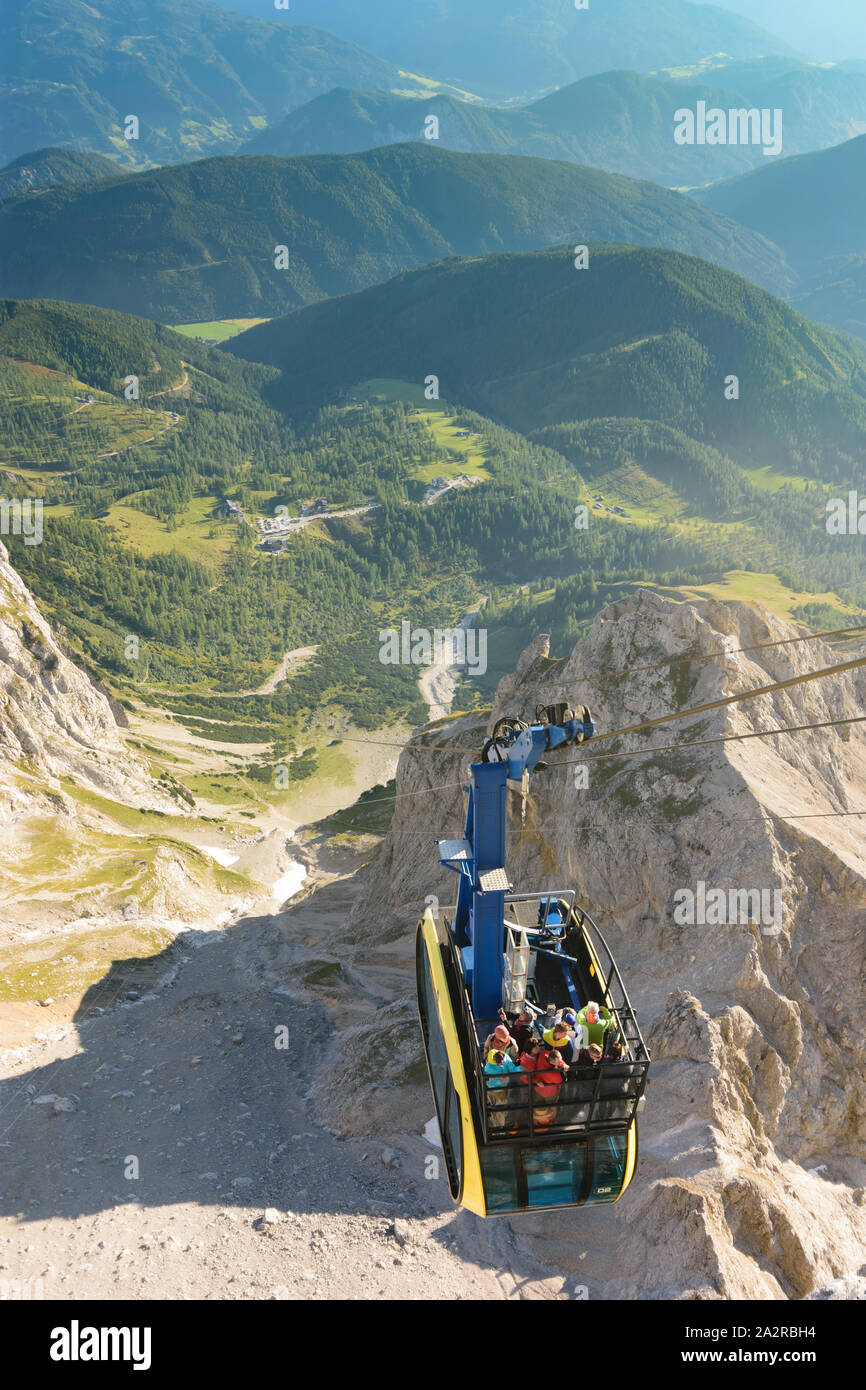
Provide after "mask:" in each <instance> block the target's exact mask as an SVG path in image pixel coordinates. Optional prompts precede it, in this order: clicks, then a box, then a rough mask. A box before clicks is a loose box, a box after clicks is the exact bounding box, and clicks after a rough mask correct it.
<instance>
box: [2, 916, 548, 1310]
mask: <svg viewBox="0 0 866 1390" xmlns="http://www.w3.org/2000/svg"><path fill="white" fill-rule="evenodd" d="M284 944H285V925H284V919H279V918H275V917H265V918H253V919H248V920H246V921H242V922H240V923H238V924H237V925H235V926H234V927H232V928H230V929H228V930H226V931H225V932H210V933H207V932H190V933H188V934H186V935H185V936H184V937H182V938H181V939H180V941H179V943H178V944H177V945H176V946H175V948H174V950H173V952H170V953H167V955H166V961H165V976H164V979H163V982H162V983H161V985H158V986H155V987H153V989H152V990H151V992H149V993H147V994H145V995H144V997H142V998H141V999H140V1000H137V1001H135V1002H126V1003H122V1004H119V1005H116V1006H115V1007H114V1008H113V1009H111V1010H108V1011H107V1012H106V1013H104V1014H102V1015H97V1016H95V1017H86V1015H87V1013H88V1011H89V1010H90V1009H92V1007H93V1006H94V1005H95V1006H97V1007H99V1001H100V1000H101V1001H102V1004H103V1005H106V1004H107V1002H108V1000H109V998H110V997H111V993H112V979H111V976H109V977H108V978H107V979H106V980H104V981H102V982H100V985H98V986H95V987H94V989H93V991H91V997H90V999H89V1000H87V1001H85V1005H84V1006H83V1007H82V1010H81V1017H80V1019H79V1021H78V1023H77V1026H76V1027H73V1028H70V1029H68V1030H67V1032H66V1035H65V1036H62V1037H60V1038H55V1039H54V1040H53V1041H48V1040H46V1041H44V1042H43V1043H41V1044H38V1045H37V1046H36V1047H35V1048H32V1049H30V1050H29V1053H27V1054H19V1055H17V1056H15V1057H12V1058H10V1056H9V1054H7V1056H6V1058H5V1063H6V1065H5V1067H4V1070H8V1067H9V1063H10V1061H11V1062H12V1064H13V1069H14V1072H15V1074H14V1075H13V1076H12V1077H11V1078H10V1079H8V1080H6V1081H5V1082H3V1083H2V1085H0V1162H2V1165H3V1168H4V1183H3V1195H2V1197H0V1280H7V1281H12V1280H23V1281H31V1283H30V1284H29V1286H28V1285H27V1284H26V1282H25V1287H29V1288H30V1289H31V1290H38V1291H39V1292H41V1294H42V1296H44V1297H45V1298H50V1299H66V1298H70V1299H71V1298H133V1299H151V1298H157V1299H164V1298H192V1299H196V1298H206V1299H310V1298H320V1299H342V1298H350V1299H403V1298H407V1299H436V1298H440V1299H443V1298H444V1299H467V1298H469V1299H474V1298H483V1299H502V1298H514V1297H524V1298H557V1297H559V1298H561V1297H566V1296H568V1292H569V1289H570V1285H567V1284H566V1282H565V1280H564V1279H563V1277H562V1276H559V1275H554V1276H551V1275H550V1272H549V1271H545V1269H544V1268H543V1267H542V1266H541V1265H538V1264H537V1263H535V1262H534V1261H533V1260H531V1259H530V1258H529V1257H527V1256H525V1255H523V1254H521V1253H520V1251H519V1250H518V1249H517V1247H516V1244H515V1240H514V1237H513V1235H512V1233H511V1231H510V1228H509V1227H508V1226H507V1225H506V1224H504V1223H495V1222H489V1223H482V1222H479V1221H478V1220H477V1218H475V1217H473V1216H471V1215H470V1214H469V1213H466V1212H456V1211H455V1210H454V1209H453V1208H452V1206H451V1204H450V1201H449V1200H448V1197H447V1192H446V1190H445V1182H444V1178H440V1179H439V1180H438V1181H427V1180H425V1176H424V1174H425V1160H426V1159H427V1158H428V1157H429V1155H430V1153H431V1146H430V1144H429V1142H428V1141H427V1140H425V1139H424V1138H423V1137H421V1136H419V1135H397V1136H379V1137H376V1138H370V1139H363V1140H362V1139H350V1140H345V1139H342V1138H341V1137H339V1136H338V1135H336V1134H334V1133H333V1132H331V1131H328V1130H326V1129H323V1128H321V1127H319V1126H318V1125H317V1124H316V1122H315V1120H314V1118H313V1115H312V1113H311V1105H310V1102H309V1101H308V1099H307V1092H308V1090H309V1087H310V1082H311V1078H312V1074H313V1070H314V1068H315V1067H316V1065H317V1064H318V1063H319V1062H320V1061H321V1059H322V1056H323V1052H324V1050H325V1047H326V1045H327V1043H328V1041H329V1040H330V1037H331V1033H332V1024H331V1021H330V1020H329V1018H328V1016H327V1015H326V1013H325V1012H324V1010H323V1008H322V1007H321V1006H319V1005H317V1004H315V1003H311V1002H310V1001H309V999H308V998H307V999H305V1000H293V999H292V998H291V996H290V995H289V985H288V984H287V982H286V981H284V980H281V979H280V970H279V969H276V970H275V969H274V965H277V966H278V965H279V962H280V959H281V954H280V953H281V951H282V949H283V947H284ZM268 961H270V962H271V965H270V966H269V965H268V964H267V962H268ZM282 1029H286V1030H287V1032H286V1035H285V1037H286V1039H287V1046H286V1047H285V1048H282V1047H278V1046H275V1039H277V1038H280V1037H281V1036H282V1034H281V1033H280V1032H279V1031H278V1030H282ZM57 1031H58V1032H59V1031H60V1030H57ZM45 1097H56V1098H57V1099H52V1100H46V1099H44V1098H45ZM433 1152H435V1151H433ZM383 1155H384V1158H383ZM270 1209H272V1210H270ZM266 1212H267V1213H268V1217H269V1218H272V1220H271V1219H269V1220H268V1221H267V1222H266V1223H262V1222H261V1218H262V1217H263V1216H264V1215H265V1213H266ZM395 1220H396V1223H397V1224H396V1226H395ZM38 1281H41V1284H40V1283H39V1282H38ZM572 1292H573V1291H572ZM31 1296H32V1295H31Z"/></svg>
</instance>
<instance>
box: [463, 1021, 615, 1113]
mask: <svg viewBox="0 0 866 1390" xmlns="http://www.w3.org/2000/svg"><path fill="white" fill-rule="evenodd" d="M499 1017H500V1019H501V1020H502V1021H501V1022H500V1023H499V1024H498V1025H497V1026H496V1027H495V1028H494V1029H493V1032H492V1033H490V1034H489V1036H488V1037H487V1038H485V1040H484V1044H483V1048H482V1056H483V1058H484V1074H485V1077H486V1086H487V1096H488V1102H489V1106H490V1124H491V1127H492V1128H493V1129H499V1130H503V1129H505V1130H509V1129H512V1128H513V1127H514V1126H515V1122H522V1123H524V1124H528V1103H527V1104H525V1103H523V1102H520V1101H519V1100H518V1099H516V1098H517V1097H519V1092H517V1091H516V1086H517V1084H519V1083H521V1082H522V1083H523V1084H524V1085H527V1086H531V1088H532V1098H531V1102H529V1103H531V1106H532V1116H533V1123H534V1127H535V1129H536V1130H538V1129H546V1128H549V1126H550V1125H552V1124H553V1123H554V1122H555V1120H556V1116H557V1110H558V1106H559V1104H560V1101H561V1098H562V1087H563V1084H564V1083H565V1081H566V1078H567V1076H568V1073H569V1070H570V1069H571V1068H572V1067H580V1068H586V1067H589V1068H592V1067H595V1066H598V1065H600V1064H603V1063H604V1062H605V1061H619V1060H620V1059H621V1058H622V1044H621V1043H620V1042H619V1041H616V1042H614V1041H611V1039H610V1038H609V1037H608V1036H607V1035H608V1030H609V1029H610V1028H611V1027H612V1025H613V1024H614V1018H613V1015H612V1014H611V1013H610V1010H609V1009H606V1008H604V1007H603V1006H602V1005H599V1004H597V1003H596V1002H595V1001H594V1000H590V1001H589V1003H588V1004H586V1005H585V1007H584V1008H582V1009H580V1010H579V1011H578V1012H577V1013H575V1012H574V1010H572V1009H560V1010H557V1009H556V1008H555V1007H554V1005H552V1004H551V1005H548V1007H547V1010H546V1012H545V1013H544V1014H535V1013H534V1012H533V1011H532V1010H530V1009H526V1008H524V1009H523V1010H522V1011H521V1012H520V1013H518V1014H513V1015H511V1016H509V1015H508V1014H506V1013H505V1011H504V1009H500V1010H499ZM582 1075H583V1076H585V1075H586V1073H585V1072H583V1073H582ZM527 1100H528V1098H527ZM515 1107H517V1108H515Z"/></svg>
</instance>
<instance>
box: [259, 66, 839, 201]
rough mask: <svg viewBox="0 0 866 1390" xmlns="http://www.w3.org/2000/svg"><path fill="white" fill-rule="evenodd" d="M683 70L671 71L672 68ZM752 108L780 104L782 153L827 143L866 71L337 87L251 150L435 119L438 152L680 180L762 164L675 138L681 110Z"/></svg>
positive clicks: (388, 134)
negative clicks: (531, 92)
mask: <svg viewBox="0 0 866 1390" xmlns="http://www.w3.org/2000/svg"><path fill="white" fill-rule="evenodd" d="M679 71H680V72H681V73H682V70H679ZM699 101H703V102H705V103H706V105H707V108H712V107H719V108H721V109H722V110H724V111H729V110H731V109H741V108H751V107H757V108H759V109H762V108H768V109H771V110H775V109H777V108H778V109H781V110H782V112H783V151H784V152H786V153H788V154H796V153H799V152H801V151H806V150H814V149H820V148H822V147H823V146H825V145H833V144H837V143H838V142H839V141H841V140H847V139H848V138H849V137H850V136H852V135H856V134H858V133H859V132H861V131H864V130H866V74H863V73H853V72H846V71H843V70H842V69H840V68H839V67H819V66H818V65H817V64H801V63H795V62H793V61H792V60H790V59H785V60H781V59H757V60H754V61H751V62H743V63H719V64H714V65H707V66H706V68H701V67H699V68H697V69H695V70H693V71H692V72H689V73H688V74H687V75H686V76H683V75H680V76H674V75H673V74H671V73H668V74H664V73H658V74H654V75H646V74H641V73H636V72H624V71H615V72H605V73H600V74H598V75H596V76H592V77H585V78H582V79H581V80H580V81H578V82H573V83H570V84H569V85H568V86H566V87H563V88H561V89H560V90H559V91H557V92H552V93H551V94H550V95H549V96H546V97H542V98H541V100H539V101H535V102H533V103H532V104H531V105H528V106H505V107H497V106H481V105H479V104H478V103H477V102H467V101H461V100H460V99H459V98H457V97H455V96H454V95H451V94H439V95H434V96H422V97H420V98H418V99H416V98H415V97H408V96H402V95H398V94H395V93H393V92H364V91H350V90H348V89H346V88H337V89H335V90H334V91H332V92H326V93H324V94H322V95H321V96H318V97H315V98H314V99H313V101H311V102H309V103H308V104H307V105H306V106H302V107H300V108H298V109H297V110H295V111H292V112H290V113H289V115H287V116H286V117H285V119H284V120H283V121H282V122H281V123H279V124H278V125H276V126H273V127H269V128H268V129H266V130H262V131H259V132H258V133H257V134H256V135H254V136H253V137H252V139H251V140H250V141H248V142H247V144H246V145H244V147H243V151H242V152H243V153H250V154H280V155H299V154H304V155H306V154H320V153H324V152H326V151H327V152H337V151H339V152H346V153H348V152H351V151H354V150H366V149H370V148H372V147H374V146H377V145H385V144H394V143H396V142H398V141H401V140H418V139H421V138H422V136H423V131H424V127H425V121H426V118H427V117H428V116H431V115H435V116H436V117H438V120H439V130H438V140H439V143H440V144H442V145H444V146H445V147H446V148H448V149H455V150H464V151H475V152H478V151H492V152H494V153H500V154H529V155H541V156H543V157H545V158H547V159H567V160H571V161H572V162H574V163H577V164H592V165H594V166H595V167H597V168H601V169H609V170H613V171H615V172H616V173H621V174H629V175H630V176H632V177H634V178H648V179H653V180H655V181H656V182H658V183H665V184H670V185H674V186H676V187H683V186H687V185H697V186H700V185H702V184H706V183H710V182H712V181H714V180H718V179H723V178H727V177H729V176H730V175H732V174H736V173H738V172H741V171H743V170H746V169H751V168H754V167H756V166H757V167H766V166H767V164H768V160H767V159H766V158H765V157H764V154H763V151H762V148H761V146H760V145H757V144H756V145H751V144H747V145H740V144H730V145H729V144H723V145H722V144H720V145H714V146H708V145H698V144H694V145H678V144H676V143H675V141H674V139H673V130H674V114H675V112H676V111H678V110H679V109H681V108H682V107H688V108H690V109H691V110H693V111H694V110H696V108H697V103H698V102H699Z"/></svg>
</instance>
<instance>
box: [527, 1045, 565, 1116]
mask: <svg viewBox="0 0 866 1390" xmlns="http://www.w3.org/2000/svg"><path fill="white" fill-rule="evenodd" d="M520 1065H521V1067H522V1068H523V1069H524V1071H526V1072H529V1073H530V1074H531V1075H530V1076H528V1077H527V1081H530V1084H531V1085H532V1115H533V1119H534V1122H535V1128H536V1129H537V1130H538V1129H547V1128H549V1126H550V1125H552V1124H553V1122H554V1120H555V1119H556V1101H557V1098H558V1096H559V1088H560V1086H561V1085H562V1080H563V1077H564V1075H565V1073H566V1072H567V1071H568V1067H567V1066H566V1064H565V1062H563V1060H562V1057H561V1056H560V1054H559V1052H558V1051H557V1050H556V1048H555V1047H550V1048H547V1047H542V1046H540V1045H539V1044H538V1043H534V1044H532V1045H531V1047H530V1049H529V1050H527V1052H525V1053H523V1055H522V1056H521V1058H520ZM539 1102H541V1103H540V1104H539Z"/></svg>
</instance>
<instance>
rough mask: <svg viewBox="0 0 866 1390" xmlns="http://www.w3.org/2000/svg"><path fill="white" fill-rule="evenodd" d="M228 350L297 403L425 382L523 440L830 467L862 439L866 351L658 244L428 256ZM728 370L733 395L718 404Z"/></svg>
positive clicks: (252, 333) (865, 441)
mask: <svg viewBox="0 0 866 1390" xmlns="http://www.w3.org/2000/svg"><path fill="white" fill-rule="evenodd" d="M229 346H230V350H231V351H232V352H235V353H237V354H239V355H240V356H243V357H247V358H249V359H250V360H253V361H260V362H266V363H268V364H270V365H272V366H276V367H279V368H281V369H282V370H283V373H284V375H283V379H282V382H281V386H280V391H281V399H283V400H284V401H286V402H288V403H290V404H291V405H292V406H293V408H295V409H301V408H303V406H304V404H305V403H309V402H310V401H316V400H323V399H327V398H330V397H332V396H333V395H334V394H335V393H337V392H338V391H341V390H345V389H347V388H349V387H351V386H352V385H353V384H354V383H355V382H358V381H362V380H366V379H367V378H370V377H400V378H402V379H403V380H408V381H416V382H418V383H421V382H423V381H424V380H425V378H426V377H427V375H428V374H429V373H435V374H436V375H437V377H438V378H439V383H440V390H441V393H442V395H443V396H444V397H446V398H447V399H455V400H458V401H462V402H464V403H465V404H467V405H470V406H472V408H473V409H477V410H479V411H481V412H482V413H483V414H486V415H489V416H492V417H493V418H495V419H501V420H504V421H506V422H507V423H508V424H510V425H511V426H513V427H516V428H519V429H521V430H524V431H526V430H531V429H535V428H539V427H543V426H546V425H551V424H555V423H557V422H560V421H568V420H578V419H581V418H586V417H593V416H596V417H598V416H624V417H640V418H644V419H650V420H660V421H662V422H663V423H665V424H668V425H670V426H672V427H673V428H676V429H680V430H683V431H684V432H685V433H687V434H689V435H692V436H694V437H696V438H704V439H706V440H707V442H710V443H713V442H716V443H724V444H725V445H727V446H729V447H731V448H735V449H737V450H739V451H742V452H743V453H744V454H746V455H751V454H753V453H754V452H756V451H762V450H766V451H768V454H767V456H766V457H763V456H762V462H764V463H766V462H770V461H771V460H772V461H779V460H780V459H781V458H783V457H784V458H787V459H788V461H789V462H793V463H794V464H795V466H797V467H800V466H801V465H805V463H806V460H810V461H811V463H810V465H809V466H816V467H819V468H825V469H835V468H837V467H839V466H843V467H847V466H850V465H851V464H852V462H853V459H854V458H856V457H857V456H858V453H859V451H860V450H862V448H863V447H864V446H866V353H864V352H863V351H862V350H860V349H859V348H858V347H856V346H855V345H854V343H853V342H852V341H850V340H845V339H842V338H839V337H837V336H836V335H835V334H833V333H832V332H831V331H830V330H828V329H823V328H819V327H817V326H816V325H815V324H811V323H809V322H808V321H807V320H805V319H803V318H801V316H800V315H799V314H797V313H796V312H794V311H793V310H792V309H790V308H789V307H788V306H787V305H785V304H783V303H781V302H780V301H779V300H777V299H774V298H773V297H772V296H771V295H769V294H767V293H766V292H765V291H764V290H759V289H757V288H756V287H755V286H754V285H750V284H749V283H748V282H747V281H745V280H743V279H741V278H740V277H739V276H736V275H732V274H731V273H730V272H728V271H726V270H722V269H720V268H718V267H717V266H713V265H709V264H708V263H707V262H705V261H698V260H694V259H692V258H690V257H686V256H682V255H677V254H674V253H672V252H669V251H658V250H645V249H643V248H636V247H621V246H619V247H618V246H598V247H592V248H591V250H590V266H589V269H588V270H584V271H578V270H576V269H575V268H574V265H573V259H572V255H571V251H570V249H567V248H562V249H560V250H554V251H546V252H537V253H535V254H529V255H496V256H488V257H485V258H484V259H481V260H452V261H446V262H440V263H439V264H438V265H433V266H428V267H425V268H423V269H421V270H417V271H413V272H410V273H408V274H405V275H402V276H400V277H398V278H397V279H396V280H392V281H390V282H389V283H388V284H386V285H381V286H376V287H374V288H372V289H369V290H365V291H362V292H361V293H359V294H356V295H352V296H348V297H346V298H343V299H339V300H332V301H329V302H327V303H324V304H317V305H312V306H310V307H309V308H307V309H304V310H300V311H298V312H296V313H294V314H290V315H288V316H287V317H286V318H283V319H277V320H273V321H272V322H270V323H267V324H262V325H260V326H259V327H257V328H253V329H250V330H248V331H247V332H246V333H243V334H241V335H240V336H239V337H237V338H235V339H233V340H232V342H231V344H230V345H229ZM730 374H736V375H737V376H738V377H739V380H740V398H739V399H737V400H727V399H725V394H724V388H725V382H726V378H727V377H728V376H729V375H730ZM846 461H847V462H846ZM849 476H850V474H849Z"/></svg>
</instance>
